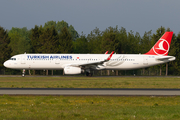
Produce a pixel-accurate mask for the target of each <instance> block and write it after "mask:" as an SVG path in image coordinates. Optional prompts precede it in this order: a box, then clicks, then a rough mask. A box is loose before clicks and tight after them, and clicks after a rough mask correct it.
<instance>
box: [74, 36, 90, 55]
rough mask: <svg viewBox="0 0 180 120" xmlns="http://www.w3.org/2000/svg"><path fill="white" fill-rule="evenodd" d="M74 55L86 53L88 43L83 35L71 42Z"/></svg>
mask: <svg viewBox="0 0 180 120" xmlns="http://www.w3.org/2000/svg"><path fill="white" fill-rule="evenodd" d="M73 46H74V51H73V52H74V53H88V41H87V38H86V36H85V35H83V34H82V35H81V36H80V37H79V38H77V39H76V41H73Z"/></svg>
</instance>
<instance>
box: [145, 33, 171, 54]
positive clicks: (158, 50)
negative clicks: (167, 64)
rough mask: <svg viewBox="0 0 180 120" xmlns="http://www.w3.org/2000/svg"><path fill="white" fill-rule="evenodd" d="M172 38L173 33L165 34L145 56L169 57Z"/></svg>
mask: <svg viewBox="0 0 180 120" xmlns="http://www.w3.org/2000/svg"><path fill="white" fill-rule="evenodd" d="M172 36H173V32H165V33H164V35H163V36H162V37H161V38H160V39H159V40H158V41H157V42H156V44H155V45H154V46H153V47H152V48H151V50H150V51H149V52H147V53H145V55H168V52H169V49H170V44H171V39H172Z"/></svg>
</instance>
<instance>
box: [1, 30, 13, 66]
mask: <svg viewBox="0 0 180 120" xmlns="http://www.w3.org/2000/svg"><path fill="white" fill-rule="evenodd" d="M9 43H10V38H9V36H8V34H7V31H6V30H4V28H2V27H0V51H1V52H0V63H1V64H0V68H2V67H3V63H4V61H6V60H7V59H9V58H10V54H11V48H10V46H8V45H9Z"/></svg>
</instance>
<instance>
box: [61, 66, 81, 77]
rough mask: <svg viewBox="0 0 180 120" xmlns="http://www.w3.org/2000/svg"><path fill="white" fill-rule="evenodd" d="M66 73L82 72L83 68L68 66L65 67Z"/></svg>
mask: <svg viewBox="0 0 180 120" xmlns="http://www.w3.org/2000/svg"><path fill="white" fill-rule="evenodd" d="M64 73H65V74H71V75H72V74H81V68H79V67H71V66H67V67H65V68H64Z"/></svg>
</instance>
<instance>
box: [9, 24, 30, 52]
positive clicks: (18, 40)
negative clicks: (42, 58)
mask: <svg viewBox="0 0 180 120" xmlns="http://www.w3.org/2000/svg"><path fill="white" fill-rule="evenodd" d="M29 34H30V32H29V30H27V28H26V27H24V28H14V27H13V28H12V29H11V30H10V31H9V33H8V35H9V37H10V44H9V46H10V47H11V49H12V53H11V55H16V54H22V53H24V52H28V53H29V52H31V43H30V39H29Z"/></svg>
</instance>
